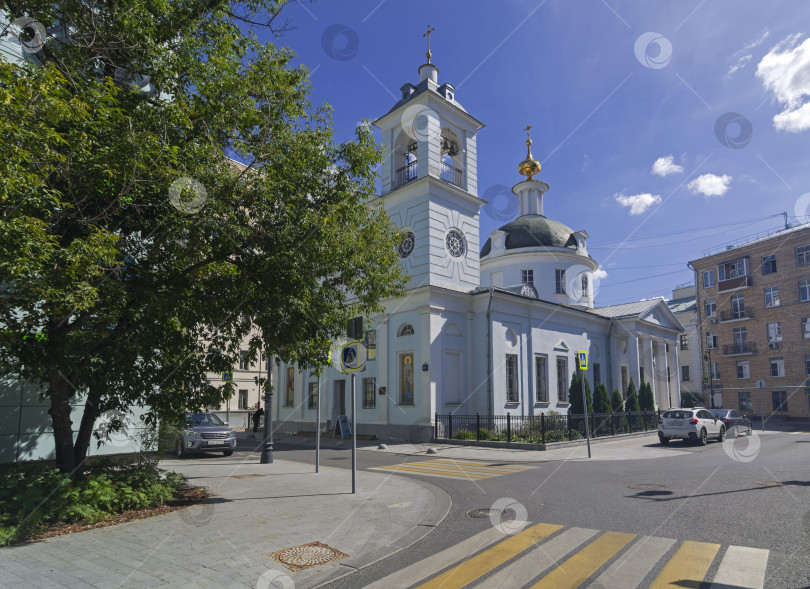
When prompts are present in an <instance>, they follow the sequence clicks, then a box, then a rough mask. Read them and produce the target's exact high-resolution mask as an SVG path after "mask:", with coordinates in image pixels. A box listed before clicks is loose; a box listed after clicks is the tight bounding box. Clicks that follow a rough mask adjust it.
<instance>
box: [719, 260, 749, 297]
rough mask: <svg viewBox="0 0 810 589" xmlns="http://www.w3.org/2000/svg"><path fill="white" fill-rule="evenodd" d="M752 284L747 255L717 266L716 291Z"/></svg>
mask: <svg viewBox="0 0 810 589" xmlns="http://www.w3.org/2000/svg"><path fill="white" fill-rule="evenodd" d="M749 286H752V280H751V267H750V265H749V263H748V256H745V257H743V258H737V259H736V260H730V261H728V262H724V263H723V264H718V266H717V292H725V291H729V290H737V289H740V288H748V287H749Z"/></svg>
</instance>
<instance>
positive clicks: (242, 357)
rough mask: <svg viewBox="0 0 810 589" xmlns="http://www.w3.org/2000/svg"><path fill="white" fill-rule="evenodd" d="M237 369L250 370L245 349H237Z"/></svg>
mask: <svg viewBox="0 0 810 589" xmlns="http://www.w3.org/2000/svg"><path fill="white" fill-rule="evenodd" d="M239 370H250V358H248V353H247V350H239Z"/></svg>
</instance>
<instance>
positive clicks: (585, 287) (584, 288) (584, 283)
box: [582, 272, 588, 297]
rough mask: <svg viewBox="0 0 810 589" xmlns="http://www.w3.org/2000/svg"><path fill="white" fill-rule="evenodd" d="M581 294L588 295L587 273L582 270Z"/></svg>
mask: <svg viewBox="0 0 810 589" xmlns="http://www.w3.org/2000/svg"><path fill="white" fill-rule="evenodd" d="M582 296H583V297H587V296H588V275H587V274H585V273H584V272H583V273H582Z"/></svg>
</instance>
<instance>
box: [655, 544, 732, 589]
mask: <svg viewBox="0 0 810 589" xmlns="http://www.w3.org/2000/svg"><path fill="white" fill-rule="evenodd" d="M718 550H720V544H709V543H708V542H692V541H689V540H687V541H686V542H684V543H683V544H681V547H680V548H678V551H677V552H676V553H675V554H674V555H673V556H672V558H670V559H669V562H667V564H666V565H665V566H664V568H663V569H662V570H661V572H660V573H659V574H658V576H657V577H656V578H655V581H653V583H652V585H650V589H663V588H664V587H692V586H694V587H697V586H698V585H699V584H700V583H701V582H702V581H703V577H705V576H706V571H708V570H709V566H711V564H712V561H713V560H714V556H715V555H716V554H717V551H718Z"/></svg>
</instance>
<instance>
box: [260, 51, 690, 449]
mask: <svg viewBox="0 0 810 589" xmlns="http://www.w3.org/2000/svg"><path fill="white" fill-rule="evenodd" d="M419 74H420V81H419V83H418V84H415V85H414V84H410V83H407V84H405V85H403V86H402V88H401V99H400V100H399V101H398V102H397V103H396V104H395V105H394V106H393V108H391V110H390V111H389V112H388V113H386V114H385V115H383V116H382V117H380V118H379V119H378V120H376V121H375V122H374V124H375V125H376V126H377V127H378V128H379V129H380V131H381V133H382V142H383V144H384V145H385V148H386V155H385V161H384V164H383V167H382V187H381V191H380V192H381V194H380V196H379V197H378V199H377V201H376V202H375V203H373V204H376V205H378V206H382V207H384V209H385V210H386V212H387V213H388V215H389V216H390V218H391V219H392V221H393V222H394V223H395V224H396V225H397V226H398V227H399V228H400V229H401V232H402V235H403V240H402V243H401V245H400V247H399V254H400V258H401V261H402V264H403V267H404V269H405V272H406V273H407V274H408V276H409V277H410V282H409V284H408V287H407V292H406V294H405V295H404V296H403V297H401V298H399V299H396V300H390V301H387V302H386V304H385V307H386V309H385V313H383V314H381V315H379V316H376V317H367V318H365V322H364V323H365V330H366V331H365V341H366V344H367V347H368V349H369V359H368V361H367V363H366V369H365V371H364V372H359V373H357V374H356V384H357V386H356V392H355V394H356V396H355V399H356V403H357V405H356V407H357V409H356V410H357V429H358V432H359V433H364V434H377V435H378V436H380V437H381V438H385V439H400V440H412V441H420V440H427V439H429V438H430V437H431V436H432V431H433V423H434V416H435V414H436V413H440V414H447V413H457V414H475V413H476V412H479V413H481V414H482V415H505V414H506V413H510V414H512V415H521V416H528V415H539V414H540V413H545V412H547V411H550V410H554V411H558V412H560V413H566V412H567V411H568V407H569V399H568V387H569V383H570V381H571V376H572V374H573V372H574V371H575V370H576V352H577V351H578V350H586V351H588V355H589V367H588V371H587V372H586V377H587V378H588V380H589V381H590V384H591V388H592V389H593V387H594V385H595V384H596V383H597V382H602V383H604V384H605V385H606V387H607V388H608V391H609V392H611V391H613V389H619V390H620V391H622V393H623V394H624V391H625V390H626V388H627V385H628V383H629V381H630V379H632V381H633V382H634V383H635V385H636V387H638V385H639V383H640V381H641V380H644V381H646V382H649V383H650V384H651V385H652V388H653V392H654V395H655V400H656V404H657V407H659V408H662V409H665V408H669V407H672V406H679V405H680V391H679V379H678V375H677V370H678V368H677V367H678V366H679V361H678V346H677V345H676V344H677V343H678V340H679V336H680V334H681V333H682V332H683V328H682V326H681V324H680V323H679V322H678V320H677V319H676V318H675V316H674V315H673V314H672V312H671V311H670V309H669V308H668V307H667V305H666V303H665V302H664V300H663V299H653V300H648V301H640V302H638V303H632V304H627V305H617V306H613V307H601V308H599V307H595V306H594V294H593V290H594V288H593V287H594V279H593V273H594V271H596V270H597V268H598V264H597V262H596V261H595V260H594V259H593V258H591V257H590V255H589V254H588V250H587V240H588V233H587V232H586V231H585V230H573V229H571V228H569V227H567V226H566V225H564V224H563V223H561V222H559V221H555V220H552V219H548V218H546V217H545V216H544V212H543V198H544V195H545V192H546V191H547V190H548V189H549V187H548V185H547V184H545V183H544V182H542V181H540V180H537V179H535V178H533V176H535V175H537V174H538V173H539V172H540V165H539V163H538V162H536V161H535V160H534V159H533V158H532V156H531V141H530V140H529V141H527V142H526V143H527V147H528V154H527V157H526V160H525V161H523V162H522V163H521V164H520V166H519V171H520V173H521V174H522V175H523V176H525V178H524V179H523V180H522V181H521V182H518V183H517V184H516V185H515V186H514V187H513V193H514V195H515V198H517V199H518V202H519V216H518V217H517V219H515V220H513V221H512V222H510V223H507V224H506V225H504V226H502V227H501V228H499V229H497V230H495V231H493V232H492V233H491V234H490V235H488V236H486V239H482V237H481V236H480V235H479V210H480V208H481V206H482V205H484V204H486V203H485V201H483V200H482V199H481V198H479V196H478V186H477V169H478V158H477V153H478V150H477V133H478V131H479V130H480V129H481V128H482V127H483V124H482V123H481V122H479V121H478V120H477V119H475V118H474V117H473V116H471V115H470V114H469V113H468V112H467V111H466V110H465V109H464V108H463V107H462V106H461V104H460V103H459V102H458V101H456V99H455V88H454V87H453V86H452V85H451V84H447V83H445V84H440V83H439V81H438V68H437V67H436V66H435V65H433V64H431V63H430V57H429V56H428V63H426V64H424V65H422V66H421V67H420V68H419ZM482 241H483V243H482ZM336 344H337V342H336ZM336 349H337V348H336ZM333 356H338V354H335V353H334V352H333ZM273 377H274V380H275V381H276V383H275V384H276V387H275V395H274V398H273V418H274V422H275V424H276V428H277V429H278V430H279V431H282V432H296V431H314V430H315V422H316V419H317V418H318V414H319V412H318V402H319V400H320V419H321V423H322V426H323V427H329V428H331V429H334V427H335V423H336V421H337V417H338V416H339V415H349V414H350V399H351V397H350V394H351V392H350V382H351V380H350V379H351V377H350V376H349V375H345V374H342V373H341V372H340V371H339V370H338V369H337V368H336V366H332V367H329V368H327V369H326V370H325V371H324V372H323V374H321V375H320V376H315V375H312V374H310V373H309V372H308V371H307V370H300V369H299V368H298V367H295V366H284V365H281V366H279V367H278V372H277V374H274V375H273Z"/></svg>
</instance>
